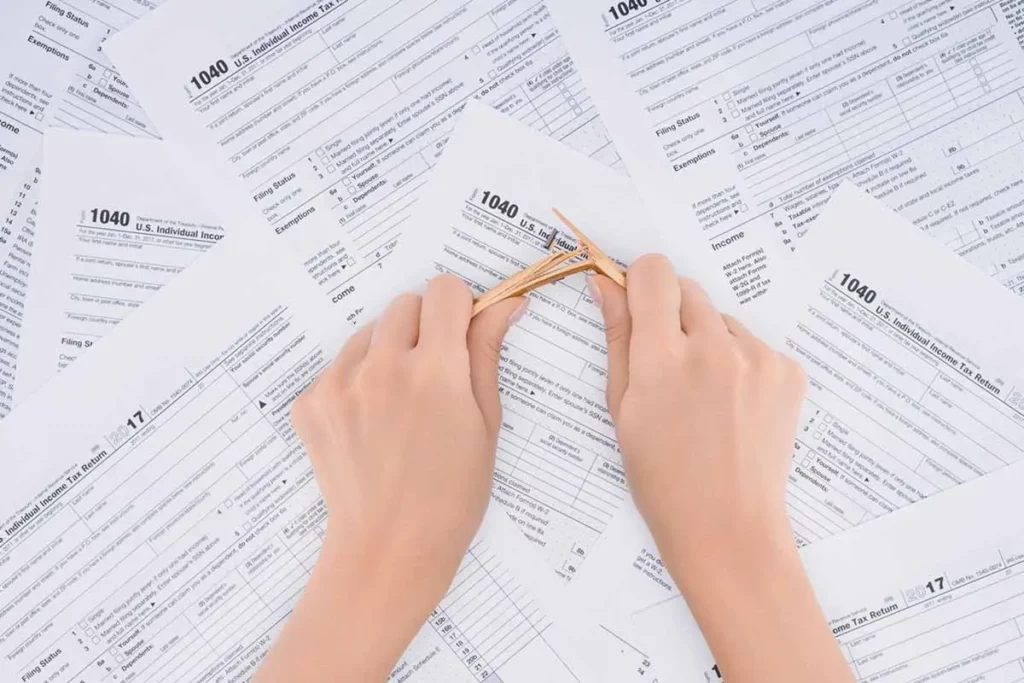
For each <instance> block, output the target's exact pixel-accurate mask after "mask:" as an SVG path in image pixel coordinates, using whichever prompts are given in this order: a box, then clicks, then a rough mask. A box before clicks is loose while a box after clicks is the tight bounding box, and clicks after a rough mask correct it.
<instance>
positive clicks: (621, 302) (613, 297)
mask: <svg viewBox="0 0 1024 683" xmlns="http://www.w3.org/2000/svg"><path fill="white" fill-rule="evenodd" d="M587 287H588V288H589V289H590V296H591V298H593V299H594V303H596V304H597V305H598V306H600V307H601V313H602V315H604V331H605V337H606V339H607V342H608V410H609V412H610V413H611V415H612V419H613V420H616V419H618V416H619V407H620V406H621V405H622V396H623V394H625V393H626V387H627V386H628V385H629V338H630V335H631V334H632V331H633V320H632V318H631V317H630V315H629V303H628V300H627V298H626V290H625V289H623V288H622V287H620V286H619V285H617V284H615V282H613V281H612V280H609V279H608V278H606V277H605V276H604V275H591V276H589V277H587Z"/></svg>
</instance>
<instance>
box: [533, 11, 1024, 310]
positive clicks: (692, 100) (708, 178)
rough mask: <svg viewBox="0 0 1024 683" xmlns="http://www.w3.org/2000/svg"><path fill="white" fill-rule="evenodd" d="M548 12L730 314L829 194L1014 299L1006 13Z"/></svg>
mask: <svg viewBox="0 0 1024 683" xmlns="http://www.w3.org/2000/svg"><path fill="white" fill-rule="evenodd" d="M549 6H550V7H551V11H552V13H553V15H554V17H555V20H556V24H557V25H558V26H559V28H560V30H561V31H562V34H563V39H564V40H565V42H566V45H567V46H568V48H569V51H570V53H571V54H572V55H573V58H574V59H575V60H576V62H577V66H578V67H579V68H580V71H581V73H582V74H583V76H584V80H585V81H586V82H587V84H588V87H589V88H590V92H591V94H592V96H593V98H594V101H595V103H597V105H598V110H599V111H600V113H601V116H602V119H603V120H604V121H605V122H606V124H607V125H608V129H609V131H610V132H611V133H612V138H613V140H614V141H615V144H616V146H617V147H618V148H619V151H620V153H621V154H622V156H623V160H624V161H625V163H626V166H627V168H628V169H629V172H630V174H631V175H632V176H634V177H635V178H636V179H637V180H638V182H640V183H641V184H642V186H643V188H644V189H645V191H646V192H647V198H648V200H649V201H651V203H652V205H654V206H658V207H660V208H661V209H662V212H663V213H665V214H667V215H668V216H670V217H671V218H670V220H673V219H674V220H675V221H676V223H677V227H678V226H682V227H683V228H685V229H688V228H691V227H693V226H694V225H695V224H696V225H698V226H699V234H700V235H701V236H702V239H703V241H704V243H705V245H709V246H710V247H711V250H709V252H708V258H709V259H711V260H712V261H713V262H715V263H716V265H717V266H719V267H720V268H721V269H722V271H723V272H725V273H727V274H729V277H730V280H732V281H733V283H734V288H735V290H736V293H737V296H738V297H739V298H740V299H741V300H748V299H755V298H756V297H757V296H758V294H759V293H761V292H763V291H764V289H765V283H766V281H768V280H772V279H775V278H777V277H778V275H779V274H781V273H782V272H783V271H784V269H785V266H784V265H783V264H784V261H783V260H781V259H780V255H781V254H783V253H785V252H786V251H788V250H790V249H793V248H796V247H797V245H798V239H799V236H800V235H802V234H804V233H805V232H807V231H808V230H809V229H811V225H812V224H813V223H815V222H816V221H817V219H818V215H819V212H820V211H821V208H822V206H823V205H824V204H825V202H826V201H827V199H828V197H829V196H830V195H831V193H832V192H833V191H834V190H835V188H836V187H837V186H838V185H839V184H840V182H842V181H843V180H852V181H854V182H856V183H857V184H858V185H860V186H861V187H862V188H864V189H865V190H867V191H869V192H871V193H872V194H873V195H875V196H876V197H878V198H880V199H883V200H884V201H885V202H886V204H887V205H888V206H890V207H891V208H893V209H896V210H898V211H899V212H900V213H901V214H902V215H903V216H904V217H905V218H907V219H909V220H911V221H912V222H913V223H914V224H915V225H917V226H918V227H919V228H921V229H923V230H925V231H926V232H928V233H929V234H931V235H932V236H933V237H935V238H936V240H938V241H939V242H942V243H944V244H946V245H947V246H948V247H950V248H952V249H954V250H956V251H958V252H959V253H960V254H961V255H963V256H964V257H966V258H967V259H969V260H970V261H971V262H973V263H974V264H975V265H977V266H978V267H980V268H981V269H983V270H984V271H986V272H987V273H989V274H990V275H991V276H993V277H994V278H996V279H997V281H999V282H1001V283H1003V284H1004V285H1006V286H1007V287H1010V288H1013V289H1015V290H1016V291H1017V292H1018V293H1024V237H1022V235H1024V233H1022V232H1021V231H1020V230H1019V224H1020V217H1021V213H1020V207H1021V205H1022V202H1024V183H1021V180H1020V173H1019V169H1020V167H1021V164H1022V163H1024V143H1022V140H1024V128H1022V126H1024V103H1022V100H1021V98H1020V95H1019V89H1020V88H1021V87H1022V86H1024V70H1022V61H1021V57H1022V52H1021V41H1022V39H1021V32H1020V25H1021V14H1020V7H1019V6H1018V4H1017V3H1006V2H998V1H996V0H987V1H986V0H977V1H974V2H966V3H950V2H945V1H943V0H925V1H923V2H922V1H919V0H913V1H903V0H899V1H894V2H862V1H861V0H831V1H828V2H823V1H821V0H794V1H791V2H781V3H764V2H749V1H742V2H727V3H707V2H694V1H687V0H625V1H623V2H608V3H605V4H601V3H590V2H583V0H551V2H549ZM679 217H682V220H680V219H679ZM666 224H669V223H668V222H667V221H666ZM879 248H880V249H883V248H884V247H883V246H881V245H879ZM754 254H758V255H761V256H764V257H765V258H766V259H767V261H766V263H767V268H765V269H757V270H754V271H753V275H754V277H756V278H757V280H756V281H754V280H752V279H751V275H750V274H746V275H744V274H743V273H742V272H740V271H739V270H738V268H739V266H741V265H742V264H743V263H745V262H746V261H747V260H749V259H750V258H751V256H752V255H754Z"/></svg>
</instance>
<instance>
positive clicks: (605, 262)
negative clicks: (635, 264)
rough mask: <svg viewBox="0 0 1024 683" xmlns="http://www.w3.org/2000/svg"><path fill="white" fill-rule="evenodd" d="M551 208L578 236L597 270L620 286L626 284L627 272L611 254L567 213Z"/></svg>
mask: <svg viewBox="0 0 1024 683" xmlns="http://www.w3.org/2000/svg"><path fill="white" fill-rule="evenodd" d="M551 210H552V211H553V212H554V213H555V216H557V217H558V220H560V221H562V223H564V224H565V225H566V226H568V228H569V229H570V230H572V233H573V234H574V235H575V236H576V241H577V242H579V248H580V249H581V250H584V251H585V252H586V254H587V258H588V259H590V260H591V261H592V262H593V263H594V267H595V268H596V269H597V272H599V273H601V274H602V275H604V276H605V277H607V278H609V279H610V280H612V281H613V282H615V283H616V284H617V285H619V286H620V287H625V286H626V273H625V272H624V271H623V270H622V268H621V267H620V266H619V264H617V263H616V262H615V261H614V260H613V259H612V258H611V257H610V256H608V255H607V254H606V253H604V251H602V250H601V248H600V247H598V246H597V245H596V244H594V242H593V241H591V239H590V238H589V237H587V236H586V235H585V234H583V231H582V230H580V229H579V228H577V227H576V224H575V223H573V222H572V221H570V220H569V219H568V218H567V217H566V216H565V214H563V213H562V212H561V211H559V210H558V209H557V208H555V207H551Z"/></svg>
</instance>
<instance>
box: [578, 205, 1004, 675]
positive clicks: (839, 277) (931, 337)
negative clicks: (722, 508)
mask: <svg viewBox="0 0 1024 683" xmlns="http://www.w3.org/2000/svg"><path fill="white" fill-rule="evenodd" d="M882 244H884V245H885V248H884V249H880V248H879V246H880V245H882ZM798 256H799V258H798V259H797V260H796V262H795V263H794V264H793V270H792V272H790V273H789V274H787V277H786V278H783V279H781V280H780V281H779V283H778V285H779V286H778V289H777V291H776V292H775V293H774V294H777V295H779V299H780V301H785V302H790V303H789V304H788V307H787V306H781V305H779V306H777V308H776V312H777V315H778V319H779V321H780V324H781V325H782V330H783V333H782V334H780V335H779V336H778V338H777V339H775V340H774V341H775V343H776V345H777V346H779V347H781V348H785V349H786V350H787V352H788V353H789V354H790V355H791V356H793V357H794V358H796V359H798V360H799V361H800V362H801V364H802V365H803V367H804V368H805V369H806V371H807V373H808V376H809V389H808V394H807V399H806V401H805V403H804V406H803V410H802V415H801V418H800V422H799V427H798V430H797V438H796V442H795V444H794V450H793V458H792V465H791V468H790V474H789V487H788V491H787V493H788V499H787V504H788V508H789V514H790V519H791V521H792V524H793V528H794V530H795V533H796V536H797V540H798V541H799V543H800V544H801V545H804V546H807V545H810V544H812V543H813V544H814V545H811V546H810V547H811V548H812V549H813V548H816V547H817V542H819V541H822V540H824V539H827V538H829V537H832V536H836V535H840V532H847V533H850V530H851V529H852V528H853V527H857V526H859V525H861V524H863V523H865V522H869V521H871V520H873V519H875V518H879V517H883V516H886V515H888V514H889V513H891V512H894V511H895V510H898V509H900V508H913V507H916V505H917V504H921V505H924V504H925V503H922V502H921V501H922V500H923V499H925V498H931V497H933V496H935V497H936V498H938V499H941V498H943V497H944V496H946V495H949V494H948V493H942V492H943V491H945V490H947V489H952V488H955V487H957V486H958V485H960V484H964V483H965V482H968V481H971V480H975V479H1002V478H1003V477H1006V476H1011V475H1009V474H1007V472H1016V471H1017V470H1019V469H1020V465H1019V464H1017V465H1015V463H1019V461H1020V460H1021V459H1022V458H1024V381H1022V380H1021V379H1020V377H1019V374H1016V373H1019V367H1020V364H1019V361H1018V356H1019V340H1020V339H1021V335H1022V333H1024V309H1022V306H1024V302H1021V301H1020V299H1019V298H1017V297H1014V296H1013V295H1012V294H1011V293H1010V292H1009V291H1007V290H1006V289H1004V288H1001V287H999V286H998V285H997V284H996V283H994V282H992V281H991V280H990V279H988V278H986V277H985V275H984V274H983V273H981V272H979V271H978V270H977V269H975V268H974V267H972V266H970V265H969V264H967V263H966V262H964V261H963V260H961V259H959V258H958V257H956V256H955V255H954V254H952V253H951V252H949V251H948V250H945V249H944V248H943V247H942V246H941V245H939V244H937V243H936V242H934V241H933V240H929V239H928V238H927V237H925V236H924V235H922V234H920V233H919V232H918V231H916V230H914V229H913V228H912V226H911V225H910V224H909V223H907V222H905V221H904V220H902V219H900V218H899V217H898V216H897V215H896V214H894V213H892V212H891V211H890V210H888V209H886V208H885V207H884V206H882V205H881V204H880V203H878V202H876V201H875V200H873V199H871V198H870V197H868V196H867V195H866V194H864V193H862V192H861V191H859V190H857V189H855V188H854V187H853V186H852V185H846V186H844V187H842V188H840V189H839V190H838V191H837V192H836V193H835V195H834V196H833V198H832V200H831V204H830V206H829V208H828V209H827V211H826V215H825V216H824V217H823V219H822V225H821V226H820V227H819V228H818V229H817V230H816V231H815V232H813V233H812V234H810V235H809V236H808V237H807V238H806V239H805V241H804V244H803V246H802V247H801V250H800V252H799V254H798ZM777 303H779V302H777ZM1004 467H1005V468H1006V469H1003V468H1004ZM997 471H998V472H999V473H998V474H993V475H992V476H990V477H986V476H985V475H986V474H990V473H993V472H997ZM936 494H941V495H936ZM913 514H915V515H916V514H917V513H913ZM921 514H922V516H923V513H921ZM943 539H944V540H943V544H944V545H945V544H946V540H945V536H943ZM946 547H951V546H948V545H947V546H946ZM812 552H814V551H813V550H812ZM822 553H823V554H824V551H822ZM864 558H865V559H864V563H865V566H861V565H859V564H857V563H856V561H854V562H852V563H851V560H856V557H855V556H853V557H846V558H845V561H846V562H848V563H851V566H850V571H861V570H862V569H863V570H866V569H867V566H866V565H867V564H870V563H875V564H877V565H878V566H880V567H884V568H891V567H894V566H898V565H897V564H896V563H894V562H892V560H891V558H890V557H889V556H888V555H887V556H886V557H885V558H884V559H885V561H884V562H881V561H880V560H881V557H878V556H875V557H870V556H864ZM590 572H592V573H590ZM609 582H613V583H609ZM608 585H617V586H621V587H622V590H620V591H618V592H617V593H616V594H614V595H608V591H607V590H606V587H607V586H608ZM572 590H574V591H578V596H579V598H578V599H580V600H581V601H582V602H584V603H586V602H593V601H601V602H602V603H603V604H601V605H598V606H595V607H593V608H592V609H594V611H595V612H596V613H597V614H600V615H604V616H602V617H601V618H602V619H604V620H605V621H606V622H609V625H610V626H612V627H613V628H614V627H615V626H614V623H613V622H615V621H617V620H622V619H624V618H626V617H628V619H631V620H632V621H634V622H636V623H639V624H641V625H642V627H641V631H642V632H644V633H646V634H647V638H646V639H645V638H644V637H643V636H641V637H640V642H643V643H644V644H645V645H646V646H648V647H649V648H650V649H651V650H652V656H653V657H654V659H655V661H656V662H658V663H659V667H662V670H663V672H666V673H670V672H674V671H677V670H678V669H679V668H680V667H681V666H683V664H684V663H685V660H687V659H688V655H691V654H692V653H693V652H694V651H695V649H694V648H690V649H687V648H685V647H682V646H681V645H680V642H682V641H680V640H679V639H678V638H677V636H678V635H679V629H682V630H686V629H687V628H690V629H691V630H692V629H693V628H695V626H693V625H692V623H691V621H692V620H691V619H690V617H689V615H688V614H686V612H685V610H684V608H683V604H682V601H681V600H680V599H678V591H677V589H676V588H675V586H674V585H673V584H672V581H671V578H670V577H669V575H668V573H667V572H666V571H665V569H664V567H663V565H662V562H661V559H660V558H659V557H658V554H657V551H656V549H655V547H654V544H653V542H652V541H651V539H650V537H649V536H648V534H647V532H646V530H645V529H644V528H643V524H642V522H641V521H640V520H639V517H638V515H637V513H636V512H635V509H632V508H630V509H627V510H625V511H624V513H623V514H622V515H621V516H620V518H619V519H618V520H616V526H615V527H614V528H612V529H610V530H609V531H608V532H607V533H606V534H605V536H604V537H603V538H602V540H601V542H600V543H599V544H598V546H597V547H596V548H595V550H594V556H592V558H591V560H590V561H589V562H588V563H587V565H586V566H585V568H584V570H583V572H582V573H581V575H580V577H579V578H578V579H577V581H574V582H573V585H572ZM602 596H605V597H602ZM882 606H884V605H880V607H882ZM627 621H628V620H627ZM636 623H634V624H633V626H634V627H636ZM669 623H672V624H676V627H674V628H675V630H674V631H673V632H672V634H671V635H667V636H666V637H667V638H669V639H670V640H675V641H676V642H672V643H669V642H667V641H660V640H659V639H660V638H661V636H658V633H659V630H661V629H664V628H667V626H666V624H669ZM688 623H689V624H690V626H686V625H687V624H688ZM683 640H685V639H683ZM658 642H665V646H664V647H660V648H659V647H658V645H657V643H658ZM688 642H692V639H690V641H688ZM697 650H699V648H697ZM662 662H664V664H662ZM920 673H921V672H919V673H918V675H920ZM901 676H902V674H901ZM669 678H670V679H672V676H669ZM672 680H674V679H672ZM682 680H687V679H682ZM896 680H917V677H916V676H910V677H909V678H902V677H897V678H896ZM957 680H959V679H957ZM998 680H1002V679H998ZM1011 680H1012V679H1011Z"/></svg>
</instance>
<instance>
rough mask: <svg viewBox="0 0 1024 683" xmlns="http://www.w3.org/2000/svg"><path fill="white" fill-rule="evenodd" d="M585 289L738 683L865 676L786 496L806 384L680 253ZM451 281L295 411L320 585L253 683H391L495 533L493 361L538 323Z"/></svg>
mask: <svg viewBox="0 0 1024 683" xmlns="http://www.w3.org/2000/svg"><path fill="white" fill-rule="evenodd" d="M627 282H628V289H626V290H624V289H622V288H620V287H619V286H618V285H616V284H615V283H613V282H612V281H611V280H608V279H607V278H604V277H601V276H594V277H592V278H591V279H590V281H589V285H590V287H591V292H592V293H593V295H594V298H595V300H596V301H597V302H598V303H599V305H600V306H601V309H602V312H603V314H604V318H605V325H606V329H607V336H608V356H609V358H608V360H609V381H608V405H609V409H610V411H611V414H612V418H613V420H614V422H615V427H616V431H617V434H618V438H619V444H620V448H621V450H622V457H623V460H624V462H625V466H626V473H627V477H628V479H629V484H630V489H631V491H632V495H633V498H634V500H635V502H636V505H637V508H638V509H639V510H640V512H641V514H642V515H643V517H644V520H645V521H646V523H647V525H648V527H649V528H650V530H651V533H652V535H653V537H654V539H655V542H656V543H657V545H658V550H659V552H660V554H661V556H662V559H663V560H664V562H665V565H666V567H667V568H668V570H669V572H670V573H671V575H672V578H673V579H674V581H675V582H676V584H677V585H678V586H679V588H680V590H681V591H682V592H683V595H684V596H685V598H686V601H687V603H688V604H689V606H690V609H691V610H692V612H693V614H694V616H695V618H696V620H697V623H698V624H699V625H700V627H701V630H702V631H703V633H704V636H705V638H706V639H707V641H708V643H709V645H710V646H711V649H712V652H713V653H714V656H715V658H716V661H717V664H718V666H719V669H720V670H721V672H722V675H723V677H724V678H725V679H726V680H728V681H729V683H755V682H756V683H762V682H763V681H787V683H820V681H829V682H830V683H850V682H852V681H853V680H854V678H853V676H852V674H851V672H850V670H849V668H848V666H847V664H846V662H845V660H844V659H843V656H842V654H841V653H840V651H839V648H838V646H837V644H836V641H835V639H834V638H833V637H832V634H831V631H830V630H829V628H828V627H827V623H826V620H825V617H824V615H823V614H822V612H821V609H820V607H819V606H818V603H817V601H816V599H815V596H814V593H813V590H812V588H811V584H810V582H809V580H808V578H807V575H806V573H805V572H804V569H803V565H802V563H801V561H800V557H799V554H798V553H797V548H796V544H795V542H794V540H793V534H792V530H791V529H790V525H789V521H788V518H787V515H786V509H785V502H784V499H785V485H786V475H787V472H788V468H789V460H790V457H791V450H792V444H793V439H794V436H795V433H796V423H797V419H798V414H799V409H800V404H801V401H802V398H803V394H804V391H805V383H806V380H805V378H804V376H803V373H802V371H801V370H800V368H799V366H798V365H797V364H796V363H794V362H793V361H791V360H790V359H788V358H786V357H785V356H783V355H782V354H780V353H777V352H776V351H774V350H772V349H771V348H770V347H768V346H767V345H765V344H764V343H763V342H761V341H760V340H758V339H757V338H756V337H755V336H754V335H752V334H751V333H750V332H749V331H748V330H747V329H746V328H745V327H744V326H743V325H742V324H741V323H739V322H738V321H737V320H735V319H733V318H731V317H728V316H724V315H722V314H721V313H719V312H718V311H717V310H716V309H715V308H714V306H713V305H712V304H711V301H710V300H709V298H708V296H707V294H705V292H704V291H703V290H702V289H701V288H700V286H699V285H698V284H697V283H695V282H693V281H692V280H688V279H685V278H679V277H678V276H677V275H676V273H675V272H674V270H673V269H672V266H671V264H670V263H669V262H668V260H667V259H665V258H664V257H661V256H656V255H651V256H645V257H642V258H640V259H638V260H637V261H636V263H634V264H633V265H632V266H631V267H630V268H629V271H628V273H627ZM471 308H472V297H471V294H470V292H469V290H468V289H467V288H466V286H465V285H463V284H462V283H461V282H459V281H458V280H456V279H455V278H453V277H451V276H441V277H438V278H435V279H434V280H432V281H431V282H430V283H429V285H428V287H427V290H426V292H425V293H424V294H423V295H422V297H420V296H416V295H405V296H403V297H399V298H398V299H396V300H395V301H393V302H392V303H391V305H390V306H389V308H388V309H387V310H386V312H385V313H384V314H383V315H382V316H381V317H380V319H379V320H377V321H376V322H375V323H374V324H372V325H370V326H368V327H367V328H365V329H363V330H361V331H360V332H359V333H357V334H356V335H355V336H354V337H353V338H352V339H351V340H350V341H349V343H348V344H347V345H346V346H345V348H344V349H343V350H342V352H341V353H340V354H339V356H338V358H337V359H336V360H335V362H334V363H333V365H332V366H331V367H330V368H329V369H328V370H327V371H326V372H325V373H324V374H323V375H322V376H321V378H320V379H319V380H318V381H317V382H316V383H315V384H314V385H313V386H312V387H311V388H310V389H309V390H307V391H306V392H305V393H304V394H303V395H302V396H301V397H300V398H299V400H298V401H297V402H296V404H295V407H294V408H293V412H292V419H293V423H294V425H295V428H296V430H297V432H298V434H299V435H300V437H301V438H302V440H303V442H304V443H305V445H306V448H307V450H308V452H309V456H310V459H311V461H312V463H313V468H314V471H315V472H316V476H317V481H318V483H319V485H320V488H321V490H322V491H323V494H324V498H325V500H326V503H327V509H328V531H327V534H326V536H325V539H324V545H323V551H322V553H321V556H320V559H319V561H318V563H317V566H316V569H315V570H314V572H313V576H312V578H311V579H310V582H309V584H308V586H307V588H306V590H305V592H304V594H303V596H302V599H301V600H300V602H299V604H298V606H297V608H296V609H295V611H294V612H293V614H292V616H291V617H290V619H289V621H288V623H287V624H286V626H285V628H284V630H283V631H282V633H281V635H280V636H279V637H278V639H277V641H276V642H275V643H274V645H273V647H272V649H271V651H270V653H269V654H268V655H267V657H266V659H265V660H264V662H263V664H262V666H261V668H260V670H259V672H258V673H257V675H256V677H255V679H254V680H255V681H256V683H278V682H282V683H283V682H284V681H305V682H308V683H320V682H321V681H322V682H323V683H327V682H331V683H337V682H343V683H349V682H351V683H356V682H358V683H366V682H369V681H374V682H376V681H385V680H386V679H387V676H388V674H389V672H390V671H391V669H392V668H393V667H394V665H395V664H396V662H397V661H398V659H399V658H400V656H401V654H402V652H403V651H404V650H405V648H406V647H407V646H408V645H409V643H410V642H411V640H412V638H413V636H414V635H415V634H416V632H417V631H419V629H420V628H421V627H422V625H423V624H424V622H425V621H426V619H427V617H428V615H429V614H430V611H431V610H432V609H433V607H434V606H435V605H436V604H437V603H438V602H439V601H440V599H441V598H442V596H443V595H444V593H445V591H446V589H447V587H448V585H449V583H450V582H451V580H452V578H453V576H454V574H455V571H456V570H457V568H458V566H459V562H460V560H461V559H462V556H463V555H464V554H465V552H466V550H467V549H468V547H469V544H470V542H471V541H472V539H473V536H474V535H475V533H476V531H477V530H478V528H479V526H480V523H481V521H482V519H483V514H484V510H485V509H486V507H487V503H488V500H489V496H490V487H491V477H492V475H493V472H494V460H495V448H496V444H497V436H498V430H499V428H500V424H501V405H500V402H499V400H498V358H499V354H500V349H501V345H502V340H503V338H504V335H505V333H506V332H507V331H508V329H509V327H510V325H512V324H514V323H515V321H516V319H517V318H518V317H520V316H521V315H522V313H523V311H524V310H525V301H523V300H521V299H513V300H509V301H504V302H501V303H500V304H498V305H496V306H494V307H492V308H490V309H488V310H486V311H484V312H483V313H481V314H480V315H478V316H477V317H476V318H472V319H471V315H470V312H471Z"/></svg>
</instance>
